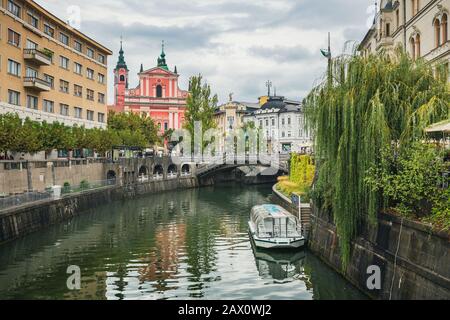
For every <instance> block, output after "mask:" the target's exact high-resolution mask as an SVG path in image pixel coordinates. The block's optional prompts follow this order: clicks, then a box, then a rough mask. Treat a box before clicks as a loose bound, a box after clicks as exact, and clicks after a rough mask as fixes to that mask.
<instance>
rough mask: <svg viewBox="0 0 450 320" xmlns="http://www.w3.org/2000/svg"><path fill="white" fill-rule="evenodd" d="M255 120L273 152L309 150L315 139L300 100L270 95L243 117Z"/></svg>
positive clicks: (247, 119)
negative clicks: (308, 126) (310, 131)
mask: <svg viewBox="0 0 450 320" xmlns="http://www.w3.org/2000/svg"><path fill="white" fill-rule="evenodd" d="M243 121H244V123H249V122H253V123H254V124H255V127H256V128H259V130H262V132H263V134H265V136H266V137H267V139H268V150H269V151H271V152H280V153H290V152H306V151H309V150H310V149H311V147H312V144H313V139H312V136H311V135H310V133H309V132H308V130H307V129H306V126H305V114H304V112H303V108H302V106H301V103H300V102H297V101H291V100H286V99H284V97H278V96H275V97H269V100H268V101H267V102H266V103H265V104H263V105H262V107H261V108H260V109H258V110H256V111H254V112H252V113H250V114H248V115H245V116H244V118H243Z"/></svg>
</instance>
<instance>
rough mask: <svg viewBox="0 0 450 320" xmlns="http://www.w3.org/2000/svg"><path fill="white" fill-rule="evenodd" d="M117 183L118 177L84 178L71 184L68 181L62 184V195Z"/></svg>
mask: <svg viewBox="0 0 450 320" xmlns="http://www.w3.org/2000/svg"><path fill="white" fill-rule="evenodd" d="M114 185H116V179H107V180H97V181H87V180H83V181H81V182H80V183H79V184H76V185H70V184H68V183H66V184H64V185H62V186H61V195H62V196H64V195H67V194H71V193H78V192H86V191H92V190H95V189H100V188H104V187H110V186H114Z"/></svg>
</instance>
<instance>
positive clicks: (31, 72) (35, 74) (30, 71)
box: [25, 67, 38, 78]
mask: <svg viewBox="0 0 450 320" xmlns="http://www.w3.org/2000/svg"><path fill="white" fill-rule="evenodd" d="M25 75H26V77H27V78H37V77H38V72H37V70H35V69H33V68H30V67H27V68H26V70H25Z"/></svg>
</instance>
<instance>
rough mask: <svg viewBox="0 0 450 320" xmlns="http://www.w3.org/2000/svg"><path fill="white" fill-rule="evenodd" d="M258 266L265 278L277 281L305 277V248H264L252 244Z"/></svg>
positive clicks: (281, 281) (285, 281) (284, 281)
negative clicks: (281, 249)
mask: <svg viewBox="0 0 450 320" xmlns="http://www.w3.org/2000/svg"><path fill="white" fill-rule="evenodd" d="M252 248H253V253H254V255H255V261H256V267H257V268H258V271H259V275H260V276H261V277H263V278H266V279H267V278H269V279H273V281H274V282H275V283H287V282H291V281H295V280H297V279H299V278H301V277H304V275H305V273H304V263H305V258H306V252H305V251H304V250H300V251H298V250H283V251H276V250H264V249H260V248H257V247H256V246H255V245H254V244H252Z"/></svg>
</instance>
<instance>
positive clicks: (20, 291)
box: [0, 185, 363, 299]
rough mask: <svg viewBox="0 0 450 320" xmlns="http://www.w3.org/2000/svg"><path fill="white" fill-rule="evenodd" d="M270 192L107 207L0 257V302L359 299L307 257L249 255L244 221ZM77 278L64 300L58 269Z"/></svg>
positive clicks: (7, 248) (174, 197) (183, 195)
mask: <svg viewBox="0 0 450 320" xmlns="http://www.w3.org/2000/svg"><path fill="white" fill-rule="evenodd" d="M270 194H271V189H270V186H262V187H250V188H249V187H245V188H243V187H239V186H235V185H230V186H223V187H211V188H204V189H200V190H185V191H179V192H176V193H163V194H158V195H153V196H149V197H143V198H139V199H135V200H131V201H124V202H114V203H112V204H107V205H104V206H102V207H100V208H97V209H95V210H91V211H90V212H87V213H85V214H83V215H82V216H79V217H77V218H74V219H73V220H71V221H67V222H66V223H63V224H59V225H56V226H53V227H50V228H47V229H45V230H41V231H39V232H37V233H34V234H31V235H29V236H26V237H24V238H22V239H19V240H17V241H14V242H11V243H7V244H5V245H2V246H1V247H0V298H1V299H18V298H21V299H23V298H26V299H38V298H39V299H181V298H187V299H196V298H208V299H323V298H361V297H363V296H362V295H361V294H360V293H359V292H358V291H356V290H355V289H354V288H353V287H352V286H350V285H349V284H348V283H346V282H345V281H344V280H343V279H342V278H341V277H339V276H338V275H337V274H336V273H334V272H333V271H332V270H330V269H329V268H328V267H326V266H324V265H323V263H321V262H320V261H318V260H317V259H316V258H314V257H313V256H311V255H310V254H308V253H307V252H306V253H305V252H298V253H296V254H294V255H290V256H288V255H283V254H280V255H278V254H277V253H275V255H274V254H267V253H263V252H254V251H253V250H252V245H251V242H250V240H249V236H248V227H247V222H248V215H249V212H250V209H251V207H252V206H253V205H254V204H262V203H267V202H269V201H270V200H269V195H270ZM69 265H78V266H80V268H81V275H82V279H81V280H82V281H81V286H82V288H81V290H79V291H68V290H67V287H66V280H67V276H68V275H67V273H66V270H67V267H68V266H69Z"/></svg>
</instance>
